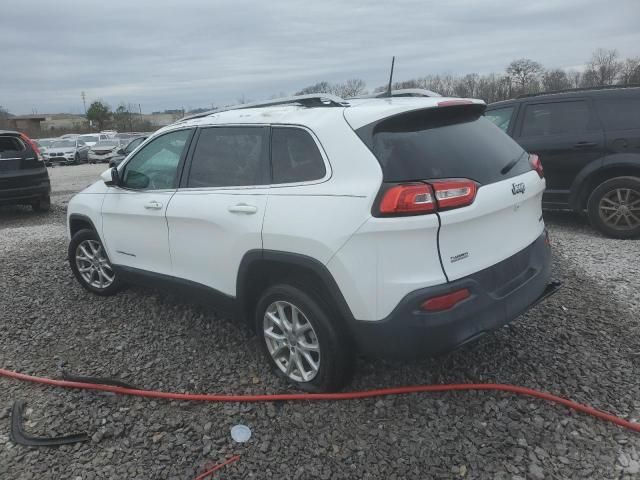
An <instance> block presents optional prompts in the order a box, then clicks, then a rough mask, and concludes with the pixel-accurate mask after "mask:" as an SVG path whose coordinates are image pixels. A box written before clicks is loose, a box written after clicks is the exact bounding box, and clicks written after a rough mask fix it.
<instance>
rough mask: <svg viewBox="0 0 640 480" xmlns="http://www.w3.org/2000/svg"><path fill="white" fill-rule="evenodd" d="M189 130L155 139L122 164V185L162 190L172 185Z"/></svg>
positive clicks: (174, 183)
mask: <svg viewBox="0 0 640 480" xmlns="http://www.w3.org/2000/svg"><path fill="white" fill-rule="evenodd" d="M190 135H191V130H178V131H175V132H171V133H167V134H165V135H162V136H160V137H158V138H155V139H154V140H152V141H151V142H150V143H148V144H147V145H145V146H144V148H143V149H142V150H140V151H139V152H138V153H136V155H135V156H134V157H133V158H132V159H131V160H130V161H129V162H127V164H126V165H125V170H124V176H123V183H122V186H123V187H125V188H132V189H135V190H162V189H167V188H175V186H176V179H177V172H178V163H180V157H181V156H182V152H183V150H184V148H185V145H186V143H187V140H188V139H189V136H190Z"/></svg>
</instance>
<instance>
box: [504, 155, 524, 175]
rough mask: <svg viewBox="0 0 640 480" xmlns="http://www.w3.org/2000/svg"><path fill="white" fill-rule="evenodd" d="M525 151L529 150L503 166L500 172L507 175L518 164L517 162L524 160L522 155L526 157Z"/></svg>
mask: <svg viewBox="0 0 640 480" xmlns="http://www.w3.org/2000/svg"><path fill="white" fill-rule="evenodd" d="M525 153H527V152H522V154H521V155H520V156H519V157H518V158H514V159H513V160H511V161H510V162H509V163H507V164H506V165H505V166H504V167H502V170H500V173H501V174H502V175H506V174H507V173H509V171H510V170H511V169H512V168H513V167H515V166H516V164H517V163H518V162H519V161H520V160H522V157H524V155H525Z"/></svg>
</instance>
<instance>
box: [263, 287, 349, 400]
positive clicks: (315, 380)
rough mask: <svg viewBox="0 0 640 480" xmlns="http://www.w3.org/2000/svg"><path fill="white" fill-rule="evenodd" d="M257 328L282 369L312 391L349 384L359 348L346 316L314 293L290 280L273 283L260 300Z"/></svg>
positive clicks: (281, 372)
mask: <svg viewBox="0 0 640 480" xmlns="http://www.w3.org/2000/svg"><path fill="white" fill-rule="evenodd" d="M255 324H256V330H257V334H258V338H259V341H260V344H261V347H262V351H263V353H264V354H265V357H266V358H267V361H268V362H269V363H270V364H271V367H272V368H273V370H274V372H275V373H276V375H278V376H279V377H280V378H283V379H285V380H287V381H288V382H290V383H292V384H294V385H295V386H296V387H298V388H299V389H301V390H304V391H307V392H330V391H336V390H339V389H341V388H342V387H344V386H345V385H346V384H347V383H348V382H349V380H350V379H351V375H352V373H353V367H354V365H355V355H354V348H353V347H352V345H351V342H350V340H349V337H348V335H347V332H346V329H345V328H344V326H343V324H342V323H341V319H339V318H336V315H335V314H333V312H332V310H331V309H330V308H328V307H327V306H325V305H323V303H322V302H321V301H319V300H317V299H316V298H314V297H313V296H311V295H309V294H307V293H306V292H304V291H302V290H300V289H298V288H296V287H294V286H292V285H288V284H280V285H275V286H272V287H270V288H268V289H267V290H266V291H265V292H264V293H263V295H262V297H261V298H260V300H259V301H258V304H257V307H256V317H255Z"/></svg>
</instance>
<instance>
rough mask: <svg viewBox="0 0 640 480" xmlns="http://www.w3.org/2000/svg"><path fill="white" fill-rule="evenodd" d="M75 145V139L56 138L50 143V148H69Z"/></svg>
mask: <svg viewBox="0 0 640 480" xmlns="http://www.w3.org/2000/svg"><path fill="white" fill-rule="evenodd" d="M75 146H76V141H75V140H57V141H55V142H53V143H52V144H51V148H69V147H75Z"/></svg>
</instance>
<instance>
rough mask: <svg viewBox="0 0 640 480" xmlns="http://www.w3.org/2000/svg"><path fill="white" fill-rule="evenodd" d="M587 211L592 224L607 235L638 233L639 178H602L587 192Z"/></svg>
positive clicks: (619, 235)
mask: <svg viewBox="0 0 640 480" xmlns="http://www.w3.org/2000/svg"><path fill="white" fill-rule="evenodd" d="M587 212H588V214H589V221H590V222H591V225H593V227H594V228H596V229H597V230H599V231H600V232H602V233H603V234H604V235H606V236H608V237H612V238H635V237H638V236H640V178H638V177H616V178H612V179H610V180H607V181H605V182H602V183H601V184H600V185H598V187H597V188H596V189H595V190H594V191H593V192H592V193H591V195H590V196H589V201H588V202H587Z"/></svg>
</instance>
